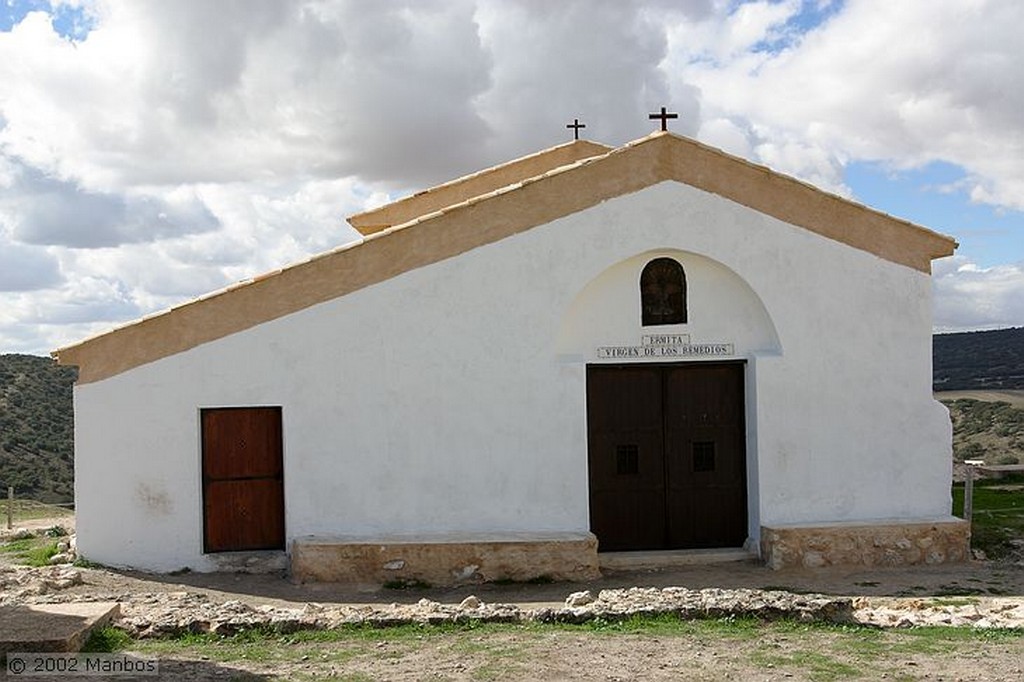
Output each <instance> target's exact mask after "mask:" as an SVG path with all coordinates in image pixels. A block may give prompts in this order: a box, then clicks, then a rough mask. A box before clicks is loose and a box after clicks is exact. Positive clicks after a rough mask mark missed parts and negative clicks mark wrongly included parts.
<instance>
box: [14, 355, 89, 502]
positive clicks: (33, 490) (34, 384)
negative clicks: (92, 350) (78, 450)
mask: <svg viewBox="0 0 1024 682" xmlns="http://www.w3.org/2000/svg"><path fill="white" fill-rule="evenodd" d="M77 375H78V371H77V370H76V369H75V368H74V367H61V366H59V365H57V364H56V363H55V362H53V360H51V359H50V358H43V357H38V356H35V355H0V494H2V496H6V495H7V486H14V488H15V494H16V495H18V496H19V497H26V498H30V499H35V500H39V501H42V502H69V501H71V500H72V499H73V498H74V475H73V468H72V467H73V459H74V415H73V414H72V411H73V410H72V402H71V387H72V385H73V384H74V383H75V378H76V377H77Z"/></svg>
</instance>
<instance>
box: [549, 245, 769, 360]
mask: <svg viewBox="0 0 1024 682" xmlns="http://www.w3.org/2000/svg"><path fill="white" fill-rule="evenodd" d="M662 258H667V259H672V260H674V261H676V262H677V263H679V265H680V266H681V268H682V270H683V272H684V273H685V278H686V280H685V281H686V322H682V323H677V324H659V325H657V326H645V325H643V323H642V319H643V315H642V310H641V308H642V296H641V293H640V287H641V273H642V272H643V271H644V268H645V267H647V266H648V265H649V264H650V263H651V262H654V261H656V260H658V259H662ZM655 333H656V334H682V335H686V336H687V337H688V338H689V339H690V341H691V342H692V343H723V344H732V345H733V347H734V349H735V356H736V357H747V356H750V355H754V354H777V353H780V352H781V350H782V349H781V345H780V343H779V336H778V333H777V332H776V329H775V325H774V323H773V322H772V319H771V317H770V315H769V314H768V311H767V310H766V309H765V306H764V304H763V303H762V301H761V298H760V297H759V296H758V295H757V293H756V292H755V291H754V290H753V289H752V288H751V287H750V285H749V284H747V282H746V281H745V280H744V279H743V278H742V277H741V276H740V275H739V274H737V273H736V272H735V271H733V270H732V269H730V268H729V267H727V266H726V265H724V264H722V263H720V262H718V261H716V260H713V259H711V258H708V257H706V256H702V255H700V254H696V253H691V252H688V251H680V250H676V249H659V250H652V251H647V252H644V253H640V254H637V255H635V256H632V257H630V258H627V259H625V260H622V261H619V262H618V263H614V264H612V265H609V266H608V267H607V268H606V269H605V270H604V271H602V272H601V273H599V274H598V275H597V276H596V277H594V278H593V279H591V281H590V282H588V283H587V284H586V285H585V286H584V287H583V288H582V289H581V290H580V291H579V293H578V294H577V295H576V296H575V298H574V299H573V301H572V303H571V304H570V305H569V307H568V309H567V310H566V313H565V315H564V316H563V319H562V324H561V327H560V330H559V334H558V338H557V341H556V348H557V353H558V354H559V355H562V356H568V357H573V358H576V359H580V360H587V361H589V360H591V359H595V358H596V357H597V354H596V349H597V348H598V347H603V346H618V345H621V346H635V345H638V344H640V343H641V342H642V341H641V339H642V337H643V336H644V335H645V334H655Z"/></svg>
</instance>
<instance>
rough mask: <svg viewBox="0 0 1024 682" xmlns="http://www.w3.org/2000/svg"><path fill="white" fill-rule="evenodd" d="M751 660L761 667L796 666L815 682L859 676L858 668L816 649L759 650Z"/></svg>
mask: <svg viewBox="0 0 1024 682" xmlns="http://www.w3.org/2000/svg"><path fill="white" fill-rule="evenodd" d="M751 661H752V662H753V663H755V664H756V665H758V666H759V667H762V668H783V667H785V668H798V669H800V670H804V671H806V673H807V676H808V677H809V678H810V679H812V680H815V682H819V681H820V682H828V681H830V680H841V679H847V678H850V677H859V676H860V673H861V671H860V669H859V668H857V667H855V666H853V665H851V664H849V663H845V662H843V661H840V660H838V659H836V658H833V657H831V656H828V655H826V654H823V653H821V652H818V651H807V650H805V649H796V650H793V651H787V652H785V653H783V652H769V651H765V650H759V651H757V652H755V653H754V654H753V655H752V656H751Z"/></svg>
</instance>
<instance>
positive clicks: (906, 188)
mask: <svg viewBox="0 0 1024 682" xmlns="http://www.w3.org/2000/svg"><path fill="white" fill-rule="evenodd" d="M965 177H966V173H965V171H964V169H963V168H961V167H959V166H956V165H953V164H950V163H945V162H941V161H935V162H932V163H929V164H927V165H925V166H922V167H921V168H915V169H913V170H907V171H894V170H891V169H886V168H885V167H884V165H882V164H879V163H872V162H854V163H850V164H848V165H847V166H846V167H845V168H844V173H843V180H844V182H846V184H847V185H849V187H850V189H851V190H852V191H853V195H854V197H855V198H856V199H857V200H858V201H860V202H862V203H865V204H867V205H869V206H871V207H873V208H877V209H878V210H880V211H885V212H886V213H889V214H892V215H895V216H899V217H901V218H906V219H907V220H910V221H912V222H915V223H918V224H919V225H924V226H926V227H928V228H930V229H932V230H935V231H937V232H942V233H944V234H948V235H952V236H954V237H956V239H957V242H958V243H959V244H960V247H959V249H958V250H959V251H960V252H961V253H967V254H970V255H971V258H972V259H973V260H974V262H975V263H977V264H978V265H980V266H982V267H991V266H994V265H999V264H1000V263H1006V262H1024V213H1021V212H1020V211H1017V210H1015V209H1012V208H1006V207H996V206H992V205H990V204H983V203H979V202H975V201H972V200H971V198H970V197H969V196H968V195H967V193H966V192H965V191H964V190H963V189H960V188H958V183H962V182H963V181H964V179H965ZM1022 323H1024V322H1022Z"/></svg>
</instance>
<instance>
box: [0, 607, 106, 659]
mask: <svg viewBox="0 0 1024 682" xmlns="http://www.w3.org/2000/svg"><path fill="white" fill-rule="evenodd" d="M119 613H120V607H119V606H118V605H117V604H116V603H113V602H88V603H74V604H31V605H28V604H26V605H18V606H0V658H4V657H5V656H6V655H7V654H8V653H10V652H12V651H15V652H20V651H24V652H32V653H35V652H53V653H68V652H75V651H79V650H80V649H81V648H82V645H84V644H85V642H86V640H87V639H88V638H89V633H91V632H92V631H93V630H94V629H96V628H98V627H102V626H104V625H107V624H109V623H110V621H112V620H113V619H114V618H116V617H117V615H118V614H119Z"/></svg>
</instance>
